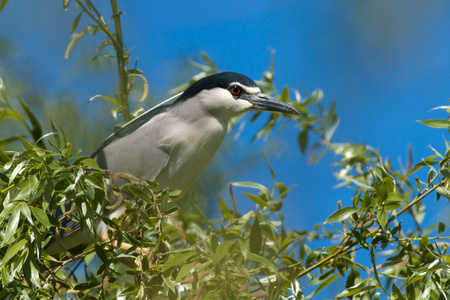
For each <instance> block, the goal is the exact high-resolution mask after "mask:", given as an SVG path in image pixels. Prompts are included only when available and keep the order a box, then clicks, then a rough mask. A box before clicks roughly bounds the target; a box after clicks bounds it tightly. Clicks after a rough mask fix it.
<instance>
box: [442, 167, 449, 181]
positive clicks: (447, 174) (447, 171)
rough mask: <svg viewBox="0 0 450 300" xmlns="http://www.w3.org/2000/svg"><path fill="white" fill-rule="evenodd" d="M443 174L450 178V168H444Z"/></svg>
mask: <svg viewBox="0 0 450 300" xmlns="http://www.w3.org/2000/svg"><path fill="white" fill-rule="evenodd" d="M441 174H442V176H444V177H445V178H447V179H448V178H450V170H449V169H442V170H441Z"/></svg>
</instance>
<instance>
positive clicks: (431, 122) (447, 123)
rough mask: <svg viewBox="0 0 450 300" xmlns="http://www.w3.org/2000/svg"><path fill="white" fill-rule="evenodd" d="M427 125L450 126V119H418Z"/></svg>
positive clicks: (436, 126) (434, 126) (435, 126)
mask: <svg viewBox="0 0 450 300" xmlns="http://www.w3.org/2000/svg"><path fill="white" fill-rule="evenodd" d="M418 122H420V123H422V124H424V125H425V126H428V127H432V128H450V121H448V120H441V119H434V120H423V121H420V120H419V121H418Z"/></svg>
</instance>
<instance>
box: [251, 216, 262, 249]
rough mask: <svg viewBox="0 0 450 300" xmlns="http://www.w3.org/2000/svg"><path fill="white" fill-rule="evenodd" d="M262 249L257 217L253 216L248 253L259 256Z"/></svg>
mask: <svg viewBox="0 0 450 300" xmlns="http://www.w3.org/2000/svg"><path fill="white" fill-rule="evenodd" d="M261 248H262V233H261V227H260V225H259V221H258V216H255V220H254V221H253V225H252V229H251V230H250V252H252V253H256V254H259V253H261Z"/></svg>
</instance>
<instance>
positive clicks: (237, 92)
mask: <svg viewBox="0 0 450 300" xmlns="http://www.w3.org/2000/svg"><path fill="white" fill-rule="evenodd" d="M241 92H242V90H241V88H240V87H238V86H237V85H233V86H232V87H231V88H230V93H231V94H232V95H233V96H239V95H240V94H241Z"/></svg>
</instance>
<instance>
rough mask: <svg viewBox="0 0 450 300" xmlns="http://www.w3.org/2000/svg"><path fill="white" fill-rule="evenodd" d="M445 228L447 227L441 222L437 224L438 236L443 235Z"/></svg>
mask: <svg viewBox="0 0 450 300" xmlns="http://www.w3.org/2000/svg"><path fill="white" fill-rule="evenodd" d="M446 227H447V225H445V224H444V223H442V222H439V225H438V236H440V235H442V234H443V233H444V231H445V228H446Z"/></svg>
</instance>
